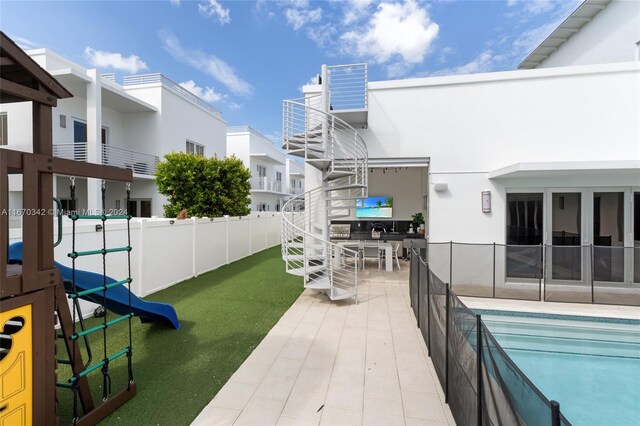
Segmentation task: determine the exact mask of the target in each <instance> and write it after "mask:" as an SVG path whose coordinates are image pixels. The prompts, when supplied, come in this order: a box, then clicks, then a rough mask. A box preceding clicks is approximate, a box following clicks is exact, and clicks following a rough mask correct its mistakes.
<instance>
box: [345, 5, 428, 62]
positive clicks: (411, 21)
mask: <svg viewBox="0 0 640 426" xmlns="http://www.w3.org/2000/svg"><path fill="white" fill-rule="evenodd" d="M438 30H439V26H438V24H436V23H435V22H433V21H431V19H430V18H429V14H428V13H427V10H426V8H421V7H420V6H418V4H417V3H416V2H415V1H414V0H408V1H407V2H405V3H387V2H385V3H380V4H379V5H378V10H377V11H376V13H375V14H374V15H373V16H372V17H371V19H370V20H369V24H368V26H367V29H366V30H365V31H363V32H358V31H355V30H354V31H349V32H346V33H344V34H343V35H342V37H341V40H342V41H343V42H344V45H343V51H344V52H345V53H353V52H355V53H356V54H357V55H358V56H361V57H365V58H371V59H372V60H374V61H375V62H377V63H385V62H388V61H390V60H391V59H394V58H396V57H398V56H400V57H401V58H402V60H403V61H404V62H407V63H409V64H417V63H420V62H422V61H423V60H424V57H425V55H426V53H427V51H428V50H429V47H430V46H431V43H432V42H433V40H434V39H435V38H436V36H437V35H438ZM398 68H399V67H398V66H396V67H395V70H396V71H397V70H398Z"/></svg>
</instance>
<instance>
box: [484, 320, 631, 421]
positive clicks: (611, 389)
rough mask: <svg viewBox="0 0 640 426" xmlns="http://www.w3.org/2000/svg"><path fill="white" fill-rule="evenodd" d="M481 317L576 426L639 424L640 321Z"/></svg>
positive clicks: (509, 352)
mask: <svg viewBox="0 0 640 426" xmlns="http://www.w3.org/2000/svg"><path fill="white" fill-rule="evenodd" d="M476 312H477V313H480V314H482V320H483V321H484V323H485V324H486V325H487V327H488V328H489V330H490V331H491V333H492V334H493V335H494V336H495V338H496V339H497V340H498V342H499V343H500V345H501V346H502V347H503V348H504V349H505V351H506V352H507V353H508V354H509V356H510V357H511V359H512V360H513V361H514V362H515V363H516V364H517V365H518V367H519V368H520V369H521V370H522V372H523V373H524V374H526V375H527V376H528V377H529V379H531V381H532V382H533V383H534V384H535V385H536V386H537V387H538V389H540V391H541V392H542V393H543V394H544V395H545V396H546V397H547V398H548V399H550V400H556V401H558V402H559V403H560V409H561V411H562V413H563V414H564V415H565V417H566V418H567V420H569V421H570V422H571V423H572V424H573V425H590V426H591V425H607V426H623V425H640V321H634V320H617V319H607V318H603V319H600V318H591V317H569V316H567V317H563V316H559V315H539V314H532V315H529V314H522V313H516V312H503V313H501V312H499V311H476Z"/></svg>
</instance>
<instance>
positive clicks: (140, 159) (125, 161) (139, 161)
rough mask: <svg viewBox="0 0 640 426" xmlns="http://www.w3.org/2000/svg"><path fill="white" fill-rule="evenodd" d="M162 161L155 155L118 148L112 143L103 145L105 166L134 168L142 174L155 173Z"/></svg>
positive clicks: (134, 170)
mask: <svg viewBox="0 0 640 426" xmlns="http://www.w3.org/2000/svg"><path fill="white" fill-rule="evenodd" d="M159 161H160V158H158V157H157V156H155V155H150V154H143V153H140V152H135V151H130V150H128V149H124V148H118V147H116V146H111V145H102V164H104V165H105V166H114V167H120V168H123V169H129V170H132V171H133V173H137V174H140V175H151V176H152V175H153V174H155V172H156V165H157V164H158V162H159Z"/></svg>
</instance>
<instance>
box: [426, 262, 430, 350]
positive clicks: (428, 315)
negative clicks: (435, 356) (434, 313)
mask: <svg viewBox="0 0 640 426" xmlns="http://www.w3.org/2000/svg"><path fill="white" fill-rule="evenodd" d="M426 265H427V303H426V305H427V355H429V356H431V324H430V322H431V269H430V268H429V263H428V262H427V263H426Z"/></svg>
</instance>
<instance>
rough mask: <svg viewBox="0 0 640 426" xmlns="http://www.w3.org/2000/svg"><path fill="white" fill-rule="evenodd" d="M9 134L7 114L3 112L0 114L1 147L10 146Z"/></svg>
mask: <svg viewBox="0 0 640 426" xmlns="http://www.w3.org/2000/svg"><path fill="white" fill-rule="evenodd" d="M8 133H9V132H8V131H7V113H6V112H3V113H1V114H0V145H8V144H9V138H8V136H9V135H8Z"/></svg>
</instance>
